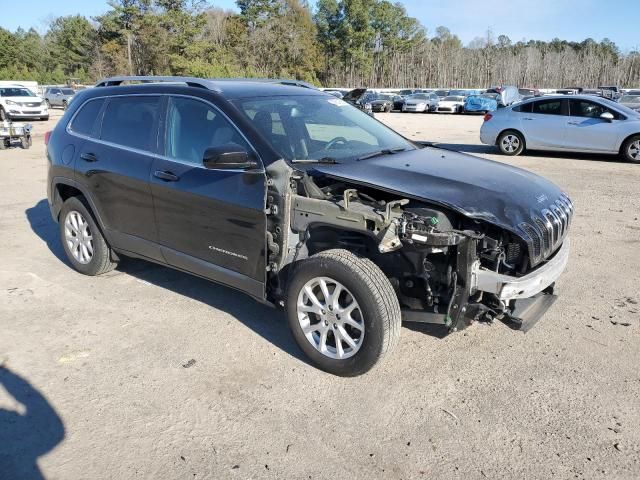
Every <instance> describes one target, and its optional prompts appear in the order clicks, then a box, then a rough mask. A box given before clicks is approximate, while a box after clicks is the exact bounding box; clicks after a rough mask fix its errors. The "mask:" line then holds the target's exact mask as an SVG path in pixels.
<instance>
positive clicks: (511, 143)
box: [498, 130, 525, 157]
mask: <svg viewBox="0 0 640 480" xmlns="http://www.w3.org/2000/svg"><path fill="white" fill-rule="evenodd" d="M524 146H525V144H524V138H523V136H522V134H521V133H520V132H516V131H515V130H506V131H504V132H502V133H501V134H500V136H499V137H498V148H499V149H500V152H501V153H502V154H503V155H508V156H510V157H514V156H516V155H520V154H521V153H522V152H523V151H524Z"/></svg>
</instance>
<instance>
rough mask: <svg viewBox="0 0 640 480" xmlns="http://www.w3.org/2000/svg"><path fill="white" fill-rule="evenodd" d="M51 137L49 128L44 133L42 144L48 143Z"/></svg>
mask: <svg viewBox="0 0 640 480" xmlns="http://www.w3.org/2000/svg"><path fill="white" fill-rule="evenodd" d="M50 138H51V130H49V131H48V132H46V133H45V134H44V144H45V145H49V139H50Z"/></svg>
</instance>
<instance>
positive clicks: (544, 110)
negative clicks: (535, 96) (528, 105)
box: [532, 100, 563, 115]
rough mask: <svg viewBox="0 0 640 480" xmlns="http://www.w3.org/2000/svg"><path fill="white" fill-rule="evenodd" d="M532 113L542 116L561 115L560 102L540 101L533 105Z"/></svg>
mask: <svg viewBox="0 0 640 480" xmlns="http://www.w3.org/2000/svg"><path fill="white" fill-rule="evenodd" d="M532 113H541V114H544V115H563V113H562V100H541V101H539V102H534V103H533V109H532Z"/></svg>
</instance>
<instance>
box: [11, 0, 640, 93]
mask: <svg viewBox="0 0 640 480" xmlns="http://www.w3.org/2000/svg"><path fill="white" fill-rule="evenodd" d="M236 4H237V6H238V12H233V11H227V10H223V9H221V8H217V7H215V6H213V5H211V4H210V3H208V2H207V1H206V0H112V1H110V2H109V9H108V11H107V12H105V13H104V14H103V15H100V16H97V17H94V18H86V17H84V16H82V15H74V16H65V17H58V18H55V19H53V20H52V21H51V22H50V24H49V25H48V28H47V31H46V32H45V33H44V34H42V35H41V34H40V33H39V32H38V31H36V30H35V29H33V28H32V29H30V30H28V31H27V30H23V29H21V28H19V29H18V30H16V31H15V32H10V31H8V30H6V29H2V28H0V79H20V80H37V81H39V82H40V83H45V84H46V83H63V82H65V81H66V80H67V79H69V78H77V79H79V80H80V81H81V82H85V83H92V82H94V81H95V80H97V79H99V78H102V77H106V76H110V75H116V74H118V75H122V74H136V75H152V74H153V75H193V76H198V77H278V78H296V79H299V80H306V81H309V82H312V83H315V84H317V85H324V86H330V85H339V86H367V87H372V88H375V87H378V88H382V87H405V88H408V87H427V86H431V87H439V86H442V87H445V86H446V87H458V88H464V87H483V86H489V85H497V84H515V85H519V86H531V87H538V88H553V87H570V86H585V87H593V86H598V85H603V84H616V85H620V86H627V87H632V86H635V87H638V86H640V52H638V51H631V52H624V53H623V52H621V51H620V49H619V48H618V47H617V46H616V45H615V43H613V42H612V41H610V40H608V39H604V40H602V41H601V42H596V41H595V40H593V39H591V38H588V39H586V40H584V41H583V42H568V41H564V40H560V39H554V40H552V41H550V42H544V41H536V40H529V41H517V42H512V41H511V39H509V38H508V37H507V36H505V35H500V36H498V37H497V38H496V37H495V36H494V35H493V33H492V32H491V31H487V33H486V34H485V35H484V36H483V37H481V38H476V39H475V40H473V41H472V42H470V43H469V44H467V45H464V44H463V43H462V41H461V40H460V38H459V37H458V36H457V35H455V34H454V33H452V32H451V31H450V30H449V29H448V28H446V27H438V28H437V29H436V31H435V32H433V34H432V35H429V34H428V32H427V31H426V29H425V28H424V27H423V26H422V25H421V24H420V22H419V21H418V20H417V19H415V18H413V17H410V16H409V15H408V14H407V12H406V10H405V8H404V7H403V6H402V4H401V3H392V2H390V1H388V0H318V1H317V2H315V7H314V8H313V9H312V8H311V7H310V5H309V4H308V2H307V0H237V2H236Z"/></svg>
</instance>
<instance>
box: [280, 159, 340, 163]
mask: <svg viewBox="0 0 640 480" xmlns="http://www.w3.org/2000/svg"><path fill="white" fill-rule="evenodd" d="M291 163H330V164H336V163H340V162H338V161H337V160H336V159H335V158H333V157H322V158H320V159H313V158H301V159H294V160H291Z"/></svg>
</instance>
